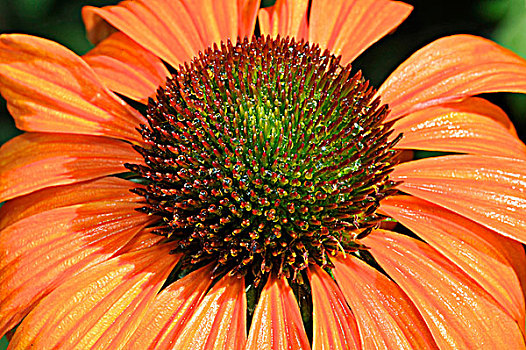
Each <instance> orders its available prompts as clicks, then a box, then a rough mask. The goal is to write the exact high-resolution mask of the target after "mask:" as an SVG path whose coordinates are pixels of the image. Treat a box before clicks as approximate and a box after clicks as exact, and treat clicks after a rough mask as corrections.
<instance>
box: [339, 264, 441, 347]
mask: <svg viewBox="0 0 526 350" xmlns="http://www.w3.org/2000/svg"><path fill="white" fill-rule="evenodd" d="M332 261H333V263H334V266H335V269H333V273H334V276H335V278H336V281H337V282H338V284H339V285H340V288H341V290H342V292H343V295H344V296H345V298H346V300H347V303H349V306H350V307H351V310H352V311H353V313H354V314H355V315H356V321H357V323H358V329H359V330H360V335H361V339H362V348H363V349H436V348H437V346H436V344H435V342H434V340H433V337H432V336H431V333H430V332H429V329H428V327H427V325H426V324H425V322H424V320H423V319H422V316H420V314H419V312H418V311H417V309H416V308H415V305H413V303H412V302H411V300H409V298H408V297H407V295H405V294H404V292H403V291H402V290H401V289H400V287H398V286H397V285H396V284H395V283H393V281H391V280H390V279H388V278H387V277H385V276H384V275H382V274H381V273H379V272H378V271H376V270H375V269H373V268H372V267H370V266H369V265H367V264H365V263H363V262H362V261H361V260H359V259H357V258H356V257H354V256H348V257H347V258H346V259H343V258H341V257H339V258H333V259H332Z"/></svg>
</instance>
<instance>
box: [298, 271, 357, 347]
mask: <svg viewBox="0 0 526 350" xmlns="http://www.w3.org/2000/svg"><path fill="white" fill-rule="evenodd" d="M308 273H309V280H310V287H311V290H312V307H313V311H312V320H313V342H312V349H313V350H329V349H330V350H351V349H361V344H360V334H359V332H358V326H357V324H356V319H355V317H354V315H353V313H352V312H351V310H350V309H349V306H348V305H347V302H346V301H345V297H344V296H343V294H342V292H341V290H340V288H339V287H338V286H337V285H336V283H335V282H334V280H333V279H332V277H331V276H329V275H328V274H327V273H326V272H325V271H323V269H321V268H320V267H318V266H317V265H312V266H310V267H309V270H308Z"/></svg>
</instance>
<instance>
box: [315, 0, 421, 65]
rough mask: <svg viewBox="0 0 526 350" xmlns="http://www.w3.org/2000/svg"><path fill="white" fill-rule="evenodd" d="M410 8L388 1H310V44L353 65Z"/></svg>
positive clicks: (403, 17) (407, 13) (399, 20)
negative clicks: (318, 46)
mask: <svg viewBox="0 0 526 350" xmlns="http://www.w3.org/2000/svg"><path fill="white" fill-rule="evenodd" d="M412 9H413V6H411V5H408V4H405V3H403V2H399V1H389V0H313V1H312V8H311V11H310V13H311V15H310V21H309V41H310V42H313V43H317V44H319V45H320V47H321V48H322V49H329V50H330V51H331V52H332V53H333V54H336V55H342V64H344V65H346V64H348V63H350V62H352V61H353V60H354V59H355V58H356V57H358V55H360V54H361V53H362V52H363V51H365V50H366V49H367V48H368V47H369V46H371V45H372V44H374V43H375V42H377V41H378V40H380V39H381V38H383V37H384V36H385V35H386V34H388V33H390V32H392V31H393V30H394V29H395V28H396V27H398V26H399V25H400V23H402V22H403V21H404V20H405V19H406V18H407V16H409V13H411V10H412Z"/></svg>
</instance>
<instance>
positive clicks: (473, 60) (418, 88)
mask: <svg viewBox="0 0 526 350" xmlns="http://www.w3.org/2000/svg"><path fill="white" fill-rule="evenodd" d="M499 91H508V92H522V93H526V61H525V60H524V59H522V58H521V57H519V56H517V55H516V54H514V53H513V52H511V51H509V50H507V49H505V48H503V47H500V46H499V45H497V44H495V43H494V42H492V41H490V40H487V39H484V38H480V37H477V36H473V35H453V36H449V37H445V38H441V39H438V40H436V41H434V42H432V43H431V44H429V45H427V46H425V47H424V48H422V49H420V50H418V51H417V52H415V53H414V54H413V55H412V56H411V57H409V58H408V59H407V60H406V61H405V62H404V63H402V64H401V65H400V66H399V67H398V68H397V69H396V70H395V71H394V72H393V73H392V74H391V75H390V76H389V77H388V78H387V80H386V81H385V82H384V83H383V84H382V86H381V87H380V89H379V90H378V95H379V96H380V97H381V98H382V102H383V103H387V104H389V107H390V108H391V113H390V114H389V116H388V117H387V120H392V119H396V118H397V117H399V116H402V115H405V114H407V113H411V112H416V111H418V110H421V109H424V108H426V107H429V106H434V105H438V104H442V103H445V102H451V101H454V100H459V99H463V98H465V97H467V96H473V95H477V94H481V93H486V92H499Z"/></svg>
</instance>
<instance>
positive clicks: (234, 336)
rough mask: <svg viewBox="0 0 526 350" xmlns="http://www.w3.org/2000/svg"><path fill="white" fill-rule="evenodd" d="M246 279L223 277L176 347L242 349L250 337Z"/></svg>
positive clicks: (197, 311)
mask: <svg viewBox="0 0 526 350" xmlns="http://www.w3.org/2000/svg"><path fill="white" fill-rule="evenodd" d="M246 312H247V301H246V297H245V279H244V278H240V277H238V276H228V275H226V276H224V277H222V278H221V279H220V280H219V281H218V282H217V283H216V284H215V285H214V286H213V287H212V289H211V290H210V291H209V292H208V294H207V295H206V296H205V297H204V299H203V300H202V301H201V302H200V303H199V306H198V307H197V309H196V310H195V313H194V314H193V315H192V317H191V318H190V320H189V321H188V323H187V324H186V326H185V327H184V329H183V331H182V332H181V334H180V335H179V336H178V337H177V341H176V343H175V345H174V346H173V348H174V349H195V350H198V349H202V350H204V349H210V350H221V349H224V350H228V349H242V348H243V347H244V346H245V342H246V339H247V326H246Z"/></svg>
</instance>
